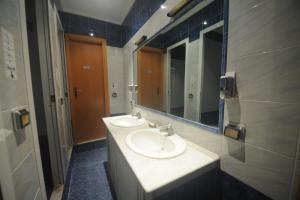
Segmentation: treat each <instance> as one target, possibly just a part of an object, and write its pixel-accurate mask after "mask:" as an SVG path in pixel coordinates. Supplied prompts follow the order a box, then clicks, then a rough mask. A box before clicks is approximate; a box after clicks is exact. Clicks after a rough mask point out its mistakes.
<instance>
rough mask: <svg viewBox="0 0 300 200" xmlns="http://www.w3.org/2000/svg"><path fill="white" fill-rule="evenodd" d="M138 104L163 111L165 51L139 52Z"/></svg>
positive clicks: (146, 50)
mask: <svg viewBox="0 0 300 200" xmlns="http://www.w3.org/2000/svg"><path fill="white" fill-rule="evenodd" d="M137 58H138V59H137V60H138V62H137V65H138V85H139V92H138V104H139V105H142V106H145V107H149V108H153V109H156V110H161V111H163V51H162V50H161V49H155V48H150V47H144V48H142V49H140V50H138V55H137Z"/></svg>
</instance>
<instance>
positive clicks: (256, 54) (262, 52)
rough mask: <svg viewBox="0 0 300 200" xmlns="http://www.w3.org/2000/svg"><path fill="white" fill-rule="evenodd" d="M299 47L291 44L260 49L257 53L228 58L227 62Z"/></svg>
mask: <svg viewBox="0 0 300 200" xmlns="http://www.w3.org/2000/svg"><path fill="white" fill-rule="evenodd" d="M299 47H300V45H293V46H288V47H281V48H278V49H272V50H267V51H261V52H259V53H250V54H247V55H242V56H239V57H238V58H235V59H230V60H229V59H228V60H227V63H229V62H236V61H241V60H243V59H246V58H250V57H255V56H262V55H268V54H272V53H277V52H280V51H287V50H290V49H294V48H299Z"/></svg>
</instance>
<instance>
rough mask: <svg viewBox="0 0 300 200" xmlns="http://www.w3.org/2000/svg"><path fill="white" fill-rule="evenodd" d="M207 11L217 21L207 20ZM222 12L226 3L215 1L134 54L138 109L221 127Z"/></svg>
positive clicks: (178, 21) (156, 37) (180, 20)
mask: <svg viewBox="0 0 300 200" xmlns="http://www.w3.org/2000/svg"><path fill="white" fill-rule="evenodd" d="M212 8H214V9H212ZM216 8H218V9H216ZM207 9H210V11H211V10H214V11H215V14H211V13H210V15H212V16H217V17H209V16H207V18H205V16H206V15H205V13H206V10H207ZM219 10H220V12H221V10H222V5H221V4H219V3H218V1H215V2H214V3H212V4H211V5H209V6H208V7H206V8H204V9H202V10H200V11H198V12H196V13H195V14H192V15H191V16H189V17H186V19H185V20H182V19H180V18H179V19H177V20H176V21H175V22H172V24H170V25H168V26H166V27H165V28H164V29H162V30H161V31H160V32H159V33H157V34H156V36H155V37H154V38H152V39H151V40H149V41H147V42H146V44H145V45H143V46H142V47H140V48H139V49H137V51H135V52H134V53H135V56H136V62H135V68H136V70H135V80H136V84H137V85H139V91H138V93H137V104H138V105H141V106H144V107H147V108H151V109H155V110H158V111H161V112H166V113H169V114H171V115H174V116H177V117H180V118H185V119H189V120H192V121H195V122H199V123H201V124H205V125H208V126H212V127H218V126H219V101H220V76H221V65H222V48H223V19H222V14H220V13H219Z"/></svg>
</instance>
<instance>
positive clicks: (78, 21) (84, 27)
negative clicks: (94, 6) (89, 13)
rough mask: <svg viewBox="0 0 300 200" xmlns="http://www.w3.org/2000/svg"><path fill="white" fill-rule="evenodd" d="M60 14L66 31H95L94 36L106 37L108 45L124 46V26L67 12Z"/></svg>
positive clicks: (76, 32) (80, 33)
mask: <svg viewBox="0 0 300 200" xmlns="http://www.w3.org/2000/svg"><path fill="white" fill-rule="evenodd" d="M59 14H60V18H61V21H62V24H63V27H64V30H65V33H73V34H79V35H89V33H90V32H93V33H94V36H96V37H100V38H104V39H106V40H107V44H108V46H113V47H120V48H121V47H123V45H122V44H123V42H122V31H123V28H122V26H120V25H117V24H113V23H109V22H105V21H101V20H97V19H93V18H89V17H83V16H80V15H75V14H71V13H66V12H60V13H59Z"/></svg>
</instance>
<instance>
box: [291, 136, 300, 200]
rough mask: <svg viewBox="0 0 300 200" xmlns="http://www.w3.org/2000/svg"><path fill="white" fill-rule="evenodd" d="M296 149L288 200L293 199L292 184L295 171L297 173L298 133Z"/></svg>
mask: <svg viewBox="0 0 300 200" xmlns="http://www.w3.org/2000/svg"><path fill="white" fill-rule="evenodd" d="M297 141H298V142H297V148H296V155H295V159H294V167H293V173H292V178H291V183H290V194H289V199H290V200H292V199H293V190H294V186H295V185H294V184H295V178H296V177H295V176H296V171H297V160H298V156H299V151H300V132H299V134H298V140H297Z"/></svg>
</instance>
